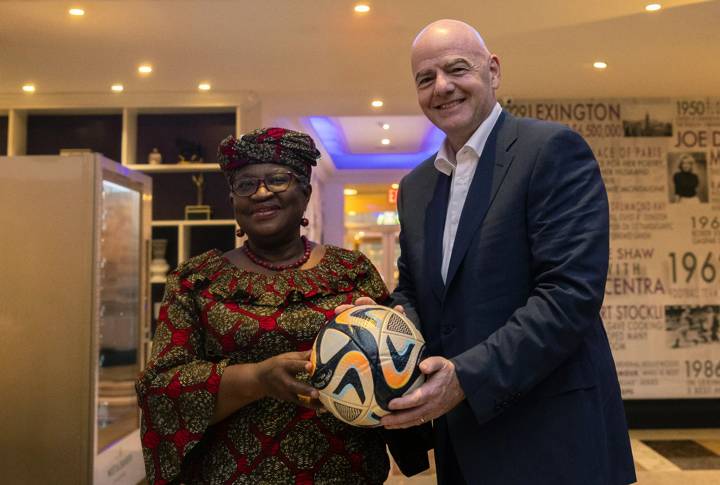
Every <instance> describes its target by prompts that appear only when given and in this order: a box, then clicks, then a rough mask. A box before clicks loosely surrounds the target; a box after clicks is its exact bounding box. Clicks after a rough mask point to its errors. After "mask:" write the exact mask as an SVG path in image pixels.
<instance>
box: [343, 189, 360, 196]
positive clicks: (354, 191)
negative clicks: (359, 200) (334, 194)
mask: <svg viewBox="0 0 720 485" xmlns="http://www.w3.org/2000/svg"><path fill="white" fill-rule="evenodd" d="M357 193H358V191H357V189H345V190H343V194H345V195H357Z"/></svg>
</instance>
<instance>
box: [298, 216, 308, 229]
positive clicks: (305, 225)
mask: <svg viewBox="0 0 720 485" xmlns="http://www.w3.org/2000/svg"><path fill="white" fill-rule="evenodd" d="M300 225H301V226H303V227H308V226H309V225H310V221H308V219H307V217H303V218H302V219H300Z"/></svg>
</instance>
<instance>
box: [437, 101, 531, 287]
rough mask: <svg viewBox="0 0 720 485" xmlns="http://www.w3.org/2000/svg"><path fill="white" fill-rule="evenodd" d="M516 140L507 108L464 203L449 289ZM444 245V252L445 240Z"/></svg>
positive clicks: (511, 159)
mask: <svg viewBox="0 0 720 485" xmlns="http://www.w3.org/2000/svg"><path fill="white" fill-rule="evenodd" d="M516 139H517V126H516V121H515V119H514V118H513V117H512V116H511V115H509V114H508V113H507V112H505V111H503V113H502V114H501V115H500V118H498V121H497V123H495V127H494V128H493V130H492V131H491V132H490V136H489V137H488V139H487V142H486V143H485V148H484V149H483V152H482V154H481V155H480V161H479V162H478V166H477V168H476V169H475V175H474V176H473V180H472V182H471V184H470V189H469V190H468V194H467V198H466V199H465V204H464V205H463V210H462V214H461V215H460V223H459V224H458V230H457V233H456V235H455V243H454V244H453V251H452V256H451V257H450V266H449V267H448V274H447V278H446V279H445V288H444V290H445V291H447V288H449V287H450V283H451V282H452V280H453V278H454V277H455V274H456V273H457V270H458V268H459V267H460V263H461V262H462V260H463V258H464V257H465V253H467V250H468V247H469V246H470V242H471V241H472V238H473V235H474V234H475V232H476V231H477V229H478V228H479V227H480V225H481V224H482V221H483V219H484V218H485V214H487V211H488V209H489V208H490V205H491V204H492V202H493V199H494V198H495V195H496V194H497V191H498V189H499V188H500V185H501V184H502V182H503V179H504V178H505V174H506V173H507V170H508V168H510V165H511V163H512V161H513V156H512V154H511V153H510V152H509V150H510V147H511V146H512V145H513V143H514V142H515V140H516ZM446 210H447V203H446ZM443 214H444V212H443ZM441 229H442V228H441ZM441 237H442V236H441ZM440 247H441V249H440V252H441V253H442V239H441V243H440ZM441 257H442V256H441ZM443 298H444V293H443Z"/></svg>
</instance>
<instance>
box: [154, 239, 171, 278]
mask: <svg viewBox="0 0 720 485" xmlns="http://www.w3.org/2000/svg"><path fill="white" fill-rule="evenodd" d="M167 245H168V241H167V239H153V240H152V260H151V261H150V283H165V280H166V278H167V272H168V271H169V270H170V265H169V264H168V262H167V260H166V259H165V251H166V250H167Z"/></svg>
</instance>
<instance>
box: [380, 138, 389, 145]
mask: <svg viewBox="0 0 720 485" xmlns="http://www.w3.org/2000/svg"><path fill="white" fill-rule="evenodd" d="M380 143H382V144H383V145H389V144H390V138H383V139H382V140H380Z"/></svg>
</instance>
